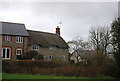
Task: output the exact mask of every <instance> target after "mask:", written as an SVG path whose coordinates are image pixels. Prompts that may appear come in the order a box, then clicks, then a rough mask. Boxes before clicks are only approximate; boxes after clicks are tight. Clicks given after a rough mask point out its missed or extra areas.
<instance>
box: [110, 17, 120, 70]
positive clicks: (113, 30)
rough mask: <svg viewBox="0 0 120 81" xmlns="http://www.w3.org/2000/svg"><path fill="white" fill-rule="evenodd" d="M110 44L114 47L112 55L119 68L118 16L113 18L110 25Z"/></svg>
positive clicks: (119, 20)
mask: <svg viewBox="0 0 120 81" xmlns="http://www.w3.org/2000/svg"><path fill="white" fill-rule="evenodd" d="M111 33H112V44H113V47H114V57H115V59H116V61H117V64H118V66H119V68H120V18H118V19H115V20H114V21H113V23H112V25H111Z"/></svg>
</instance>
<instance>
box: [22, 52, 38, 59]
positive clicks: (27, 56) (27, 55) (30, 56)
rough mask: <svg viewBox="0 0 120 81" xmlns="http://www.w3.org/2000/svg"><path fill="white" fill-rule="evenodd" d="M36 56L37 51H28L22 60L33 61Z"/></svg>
mask: <svg viewBox="0 0 120 81" xmlns="http://www.w3.org/2000/svg"><path fill="white" fill-rule="evenodd" d="M37 55H38V52H37V51H28V52H26V53H25V54H24V55H23V58H22V59H24V60H31V59H33V58H34V57H35V56H37Z"/></svg>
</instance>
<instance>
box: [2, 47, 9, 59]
mask: <svg viewBox="0 0 120 81" xmlns="http://www.w3.org/2000/svg"><path fill="white" fill-rule="evenodd" d="M3 49H5V58H3ZM7 49H9V58H7ZM1 57H2V59H10V57H11V49H10V48H2V53H1Z"/></svg>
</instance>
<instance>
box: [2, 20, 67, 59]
mask: <svg viewBox="0 0 120 81" xmlns="http://www.w3.org/2000/svg"><path fill="white" fill-rule="evenodd" d="M0 29H1V30H2V31H0V40H1V41H2V42H1V43H0V55H1V57H2V59H5V60H16V59H17V57H18V56H19V55H24V53H25V52H27V51H31V50H34V51H38V52H39V53H40V54H42V55H43V56H44V60H52V59H61V60H63V61H68V55H69V52H68V45H67V43H66V42H65V41H64V40H63V38H62V37H61V36H60V28H59V26H57V28H56V33H55V34H54V33H47V32H40V31H33V30H26V28H25V25H24V24H20V23H11V22H0Z"/></svg>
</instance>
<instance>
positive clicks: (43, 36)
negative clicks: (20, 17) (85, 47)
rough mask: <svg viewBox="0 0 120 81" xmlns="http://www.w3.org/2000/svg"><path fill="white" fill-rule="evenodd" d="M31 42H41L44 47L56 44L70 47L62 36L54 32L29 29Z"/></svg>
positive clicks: (59, 46) (60, 46)
mask: <svg viewBox="0 0 120 81" xmlns="http://www.w3.org/2000/svg"><path fill="white" fill-rule="evenodd" d="M28 33H29V41H30V44H31V45H32V44H39V45H40V46H42V47H49V46H56V47H58V48H68V45H67V43H66V42H65V41H64V40H63V38H62V37H60V36H59V35H56V34H53V33H47V32H40V31H32V30H28Z"/></svg>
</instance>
